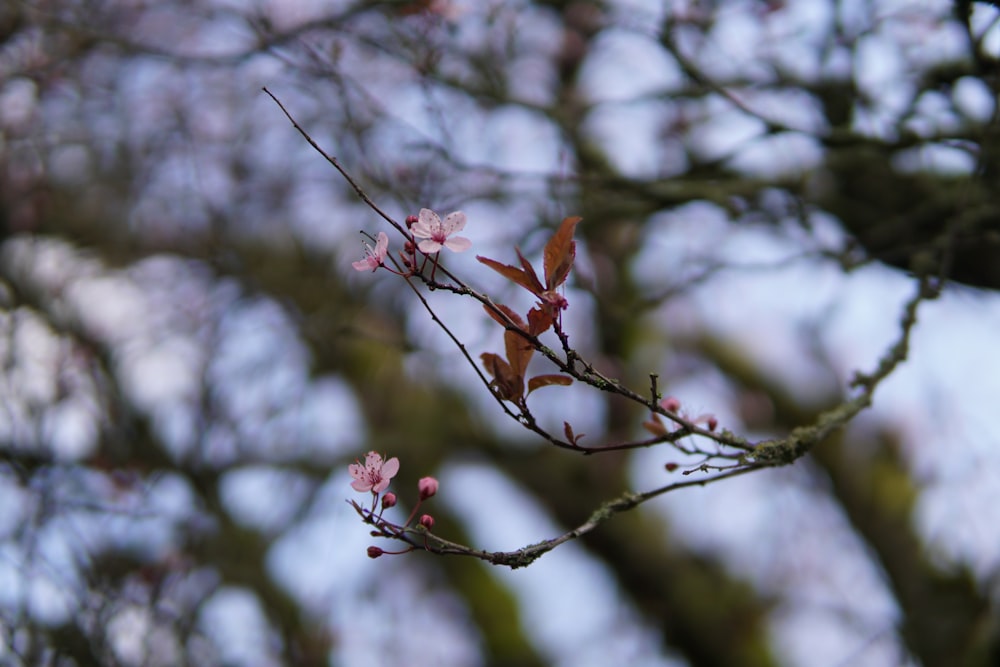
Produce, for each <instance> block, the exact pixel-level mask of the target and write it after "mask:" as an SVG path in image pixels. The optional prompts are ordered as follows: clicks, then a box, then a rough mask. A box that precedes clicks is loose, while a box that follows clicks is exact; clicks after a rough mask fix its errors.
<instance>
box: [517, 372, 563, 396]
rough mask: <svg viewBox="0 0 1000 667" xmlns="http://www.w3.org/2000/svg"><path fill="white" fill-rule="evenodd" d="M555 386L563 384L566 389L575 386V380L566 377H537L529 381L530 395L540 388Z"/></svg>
mask: <svg viewBox="0 0 1000 667" xmlns="http://www.w3.org/2000/svg"><path fill="white" fill-rule="evenodd" d="M553 384H561V385H563V386H564V387H565V386H568V385H571V384H573V378H571V377H566V376H565V375H536V376H535V377H533V378H531V379H530V380H528V393H529V394H530V393H531V392H533V391H535V390H536V389H538V388H540V387H548V386H549V385H553Z"/></svg>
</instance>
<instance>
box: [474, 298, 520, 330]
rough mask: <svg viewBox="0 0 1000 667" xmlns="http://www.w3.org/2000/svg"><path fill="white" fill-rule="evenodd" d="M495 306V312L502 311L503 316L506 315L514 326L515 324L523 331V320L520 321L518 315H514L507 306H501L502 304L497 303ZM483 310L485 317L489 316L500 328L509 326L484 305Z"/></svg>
mask: <svg viewBox="0 0 1000 667" xmlns="http://www.w3.org/2000/svg"><path fill="white" fill-rule="evenodd" d="M495 305H496V307H497V310H499V311H502V312H503V314H504V315H506V316H507V317H509V318H510V321H511V322H513V323H514V324H516V325H517V326H519V327H520V328H522V329H524V320H522V319H521V316H520V315H518V314H517V313H515V312H514V311H513V310H511V309H510V308H508V307H507V306H505V305H503V304H502V303H498V304H495ZM483 310H485V311H486V314H487V315H489V316H490V317H492V318H493V319H494V320H496V323H497V324H499V325H500V326H502V327H507V326H509V325H508V324H507V322H506V321H504V319H503V318H502V317H500V316H499V315H497V314H496V312H494V310H493V309H492V308H490V307H489V306H487V305H486V304H483Z"/></svg>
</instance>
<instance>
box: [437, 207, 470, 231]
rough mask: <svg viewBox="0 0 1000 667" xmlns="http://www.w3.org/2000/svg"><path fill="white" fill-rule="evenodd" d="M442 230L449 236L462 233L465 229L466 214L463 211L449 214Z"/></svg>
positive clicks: (442, 224) (442, 225)
mask: <svg viewBox="0 0 1000 667" xmlns="http://www.w3.org/2000/svg"><path fill="white" fill-rule="evenodd" d="M441 228H442V229H443V230H444V233H445V235H447V236H451V235H452V234H454V233H455V232H460V231H462V230H463V229H465V213H462V212H461V211H455V212H454V213H449V214H448V215H446V216H445V218H444V222H443V223H441Z"/></svg>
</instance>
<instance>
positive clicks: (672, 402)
mask: <svg viewBox="0 0 1000 667" xmlns="http://www.w3.org/2000/svg"><path fill="white" fill-rule="evenodd" d="M660 407H661V408H663V409H664V410H666V411H667V412H677V411H678V410H680V409H681V402H680V401H679V400H677V399H676V398H674V397H673V396H667V397H666V398H665V399H663V400H662V401H660Z"/></svg>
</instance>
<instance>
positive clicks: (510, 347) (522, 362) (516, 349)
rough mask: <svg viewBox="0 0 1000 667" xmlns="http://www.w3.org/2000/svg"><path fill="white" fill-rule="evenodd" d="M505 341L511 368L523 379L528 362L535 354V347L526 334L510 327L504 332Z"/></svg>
mask: <svg viewBox="0 0 1000 667" xmlns="http://www.w3.org/2000/svg"><path fill="white" fill-rule="evenodd" d="M503 342H504V348H505V349H506V352H507V362H508V363H509V364H510V367H511V370H513V372H514V373H515V374H516V375H518V376H520V377H521V379H522V380H523V378H524V372H525V371H526V370H527V369H528V362H529V361H531V357H532V355H533V354H535V348H533V347H532V346H531V343H529V342H528V341H526V340H525V339H524V336H522V335H521V334H519V333H517V332H516V331H511V330H509V329H508V330H507V331H506V332H504V335H503Z"/></svg>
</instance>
